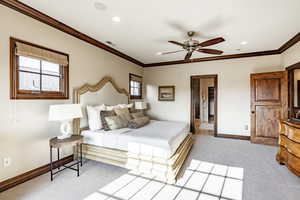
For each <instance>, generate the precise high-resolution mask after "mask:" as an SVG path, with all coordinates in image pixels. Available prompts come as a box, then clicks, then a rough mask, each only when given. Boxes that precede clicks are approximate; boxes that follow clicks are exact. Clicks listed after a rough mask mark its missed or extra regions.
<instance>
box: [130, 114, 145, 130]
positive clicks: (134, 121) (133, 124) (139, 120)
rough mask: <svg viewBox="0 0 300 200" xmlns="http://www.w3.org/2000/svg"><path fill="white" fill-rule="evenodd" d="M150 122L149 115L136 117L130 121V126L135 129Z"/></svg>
mask: <svg viewBox="0 0 300 200" xmlns="http://www.w3.org/2000/svg"><path fill="white" fill-rule="evenodd" d="M149 122H150V119H149V117H140V118H135V119H132V120H130V121H129V122H128V128H133V129H137V128H141V127H143V126H145V125H147V124H148V123H149Z"/></svg>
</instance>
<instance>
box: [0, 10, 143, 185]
mask: <svg viewBox="0 0 300 200" xmlns="http://www.w3.org/2000/svg"><path fill="white" fill-rule="evenodd" d="M0 19H1V20H0V27H1V31H0V91H1V92H0V110H1V114H0V181H2V180H5V179H7V178H10V177H13V176H16V175H18V174H20V173H23V172H25V171H28V170H31V169H34V168H37V167H40V166H42V165H44V164H46V163H49V148H48V140H49V138H51V137H54V136H56V135H58V134H59V133H58V130H59V129H58V128H59V124H58V123H56V122H48V121H47V118H48V116H47V115H48V107H49V105H51V104H62V103H70V102H72V99H70V100H18V101H12V100H10V99H9V37H10V36H13V37H16V38H19V39H22V40H26V41H29V42H33V43H36V44H39V45H42V46H46V47H49V48H52V49H55V50H59V51H62V52H65V53H68V54H69V55H70V94H72V89H73V88H75V87H78V86H81V85H82V84H84V83H87V82H88V83H96V82H97V81H99V80H100V79H101V78H102V77H103V76H105V75H108V76H112V77H113V78H114V79H115V81H116V82H117V84H118V85H119V86H121V87H124V88H126V89H127V90H128V76H129V75H128V73H135V74H140V75H141V74H142V68H141V67H139V66H137V65H135V64H132V63H130V62H128V61H126V60H124V59H122V58H119V57H117V56H115V55H112V54H110V53H108V52H106V51H104V50H101V49H99V48H97V47H94V46H92V45H89V44H87V43H85V42H83V41H80V40H78V39H76V38H74V37H71V36H69V35H67V34H65V33H62V32H60V31H58V30H56V29H53V28H51V27H50V26H47V25H45V24H42V23H40V22H38V21H36V20H33V19H31V18H29V17H27V16H24V15H22V14H19V13H17V12H15V11H12V10H11V9H8V8H6V7H4V6H0ZM65 153H66V152H65ZM4 157H11V159H12V164H11V166H10V167H7V168H4V167H3V158H4Z"/></svg>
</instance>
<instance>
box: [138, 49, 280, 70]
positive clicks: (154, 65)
mask: <svg viewBox="0 0 300 200" xmlns="http://www.w3.org/2000/svg"><path fill="white" fill-rule="evenodd" d="M275 54H280V52H279V51H278V50H270V51H258V52H251V53H240V54H231V55H224V56H211V57H203V58H194V59H190V60H175V61H168V62H159V63H149V64H145V65H144V67H158V66H165V65H175V64H187V63H195V62H205V61H213V60H225V59H233V58H246V57H254V56H267V55H275Z"/></svg>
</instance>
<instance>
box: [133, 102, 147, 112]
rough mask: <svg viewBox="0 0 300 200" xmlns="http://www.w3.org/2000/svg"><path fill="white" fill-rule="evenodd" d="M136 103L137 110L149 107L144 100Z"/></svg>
mask: <svg viewBox="0 0 300 200" xmlns="http://www.w3.org/2000/svg"><path fill="white" fill-rule="evenodd" d="M134 104H135V105H134V107H135V109H137V110H144V109H146V108H147V103H146V102H143V101H137V102H135V103H134Z"/></svg>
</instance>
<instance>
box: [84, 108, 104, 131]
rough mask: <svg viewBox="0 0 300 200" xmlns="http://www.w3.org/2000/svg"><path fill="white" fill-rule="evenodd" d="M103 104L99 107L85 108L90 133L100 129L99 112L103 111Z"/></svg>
mask: <svg viewBox="0 0 300 200" xmlns="http://www.w3.org/2000/svg"><path fill="white" fill-rule="evenodd" d="M105 109H106V106H105V105H104V104H102V105H99V106H86V111H87V116H88V124H89V129H90V130H92V131H95V130H99V129H102V123H101V119H100V112H101V111H102V110H105Z"/></svg>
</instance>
